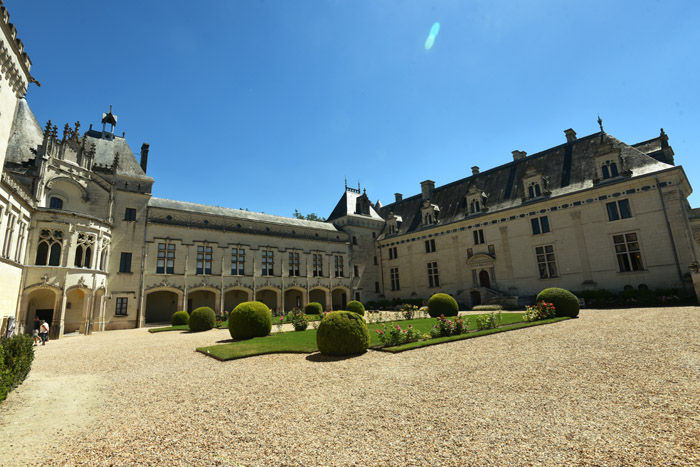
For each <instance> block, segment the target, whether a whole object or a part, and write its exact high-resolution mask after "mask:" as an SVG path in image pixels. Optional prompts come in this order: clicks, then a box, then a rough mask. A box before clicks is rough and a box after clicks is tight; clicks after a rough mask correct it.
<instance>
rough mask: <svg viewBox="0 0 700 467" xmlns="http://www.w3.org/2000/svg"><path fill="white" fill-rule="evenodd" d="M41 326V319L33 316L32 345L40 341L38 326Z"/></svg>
mask: <svg viewBox="0 0 700 467" xmlns="http://www.w3.org/2000/svg"><path fill="white" fill-rule="evenodd" d="M40 327H41V320H39V317H38V316H35V317H34V334H33V337H34V345H38V344H39V342H41V337H39V328H40Z"/></svg>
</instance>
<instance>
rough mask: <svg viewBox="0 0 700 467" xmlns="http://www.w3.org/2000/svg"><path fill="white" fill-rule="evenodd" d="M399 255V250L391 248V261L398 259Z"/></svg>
mask: <svg viewBox="0 0 700 467" xmlns="http://www.w3.org/2000/svg"><path fill="white" fill-rule="evenodd" d="M398 257H399V255H398V254H397V250H396V247H395V246H392V247H389V259H396V258H398Z"/></svg>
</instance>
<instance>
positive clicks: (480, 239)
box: [473, 229, 484, 245]
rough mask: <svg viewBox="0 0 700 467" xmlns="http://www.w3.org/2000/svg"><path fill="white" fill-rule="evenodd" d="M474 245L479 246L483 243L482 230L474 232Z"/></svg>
mask: <svg viewBox="0 0 700 467" xmlns="http://www.w3.org/2000/svg"><path fill="white" fill-rule="evenodd" d="M473 233H474V245H481V244H482V243H484V230H483V229H479V230H475V231H474V232H473Z"/></svg>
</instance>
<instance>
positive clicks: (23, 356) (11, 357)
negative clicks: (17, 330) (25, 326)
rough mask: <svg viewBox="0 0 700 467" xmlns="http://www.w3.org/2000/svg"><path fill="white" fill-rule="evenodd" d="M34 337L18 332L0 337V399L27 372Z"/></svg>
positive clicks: (29, 367)
mask: <svg viewBox="0 0 700 467" xmlns="http://www.w3.org/2000/svg"><path fill="white" fill-rule="evenodd" d="M33 343H34V339H33V338H32V337H30V336H28V335H26V334H20V335H16V336H13V337H10V338H9V339H7V338H3V339H0V401H3V400H5V398H6V397H7V394H8V393H9V392H10V391H11V390H13V389H14V388H16V387H17V386H19V385H20V384H21V383H22V381H24V378H26V377H27V374H29V370H30V369H31V368H32V361H33V360H34V349H33V347H32V345H33Z"/></svg>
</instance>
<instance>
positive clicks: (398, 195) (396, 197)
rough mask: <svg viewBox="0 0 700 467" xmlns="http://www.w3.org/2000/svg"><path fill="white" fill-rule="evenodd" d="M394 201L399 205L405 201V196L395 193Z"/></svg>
mask: <svg viewBox="0 0 700 467" xmlns="http://www.w3.org/2000/svg"><path fill="white" fill-rule="evenodd" d="M394 200H395V201H396V202H397V203H398V202H399V201H402V200H403V195H402V194H401V193H394Z"/></svg>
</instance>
